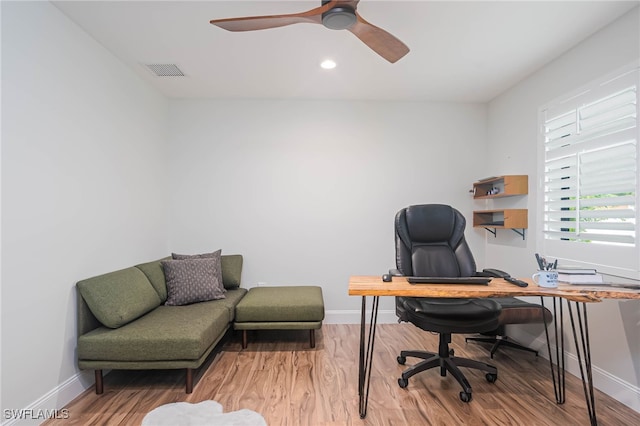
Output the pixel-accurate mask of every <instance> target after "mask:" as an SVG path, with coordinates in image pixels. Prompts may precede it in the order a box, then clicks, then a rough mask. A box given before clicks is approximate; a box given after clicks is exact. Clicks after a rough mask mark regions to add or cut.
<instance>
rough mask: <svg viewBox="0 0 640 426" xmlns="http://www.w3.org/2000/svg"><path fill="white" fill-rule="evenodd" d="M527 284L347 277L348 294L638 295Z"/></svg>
mask: <svg viewBox="0 0 640 426" xmlns="http://www.w3.org/2000/svg"><path fill="white" fill-rule="evenodd" d="M522 280H523V281H526V282H527V283H528V284H529V286H528V287H518V286H516V285H513V284H511V283H508V282H506V281H505V280H503V279H501V278H492V279H491V282H490V283H489V284H488V285H477V284H410V283H409V282H407V279H406V278H405V277H393V280H392V281H391V282H383V281H382V277H380V276H367V275H356V276H352V277H350V279H349V295H350V296H409V297H442V298H447V297H449V298H456V297H513V296H551V297H562V298H563V299H568V300H573V301H576V302H600V301H601V300H602V299H640V291H639V290H636V289H627V288H617V287H603V286H597V287H596V286H588V285H585V286H582V285H573V284H560V285H559V286H558V288H545V287H539V286H538V285H537V284H535V283H534V282H533V281H532V280H530V279H522Z"/></svg>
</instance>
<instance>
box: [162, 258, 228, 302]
mask: <svg viewBox="0 0 640 426" xmlns="http://www.w3.org/2000/svg"><path fill="white" fill-rule="evenodd" d="M162 267H163V269H164V275H165V279H166V281H167V301H166V302H165V305H173V306H176V305H187V304H189V303H196V302H205V301H207V300H215V299H224V298H225V296H224V292H223V287H222V283H221V282H220V281H219V280H218V275H219V274H220V258H219V257H218V259H215V258H209V259H185V260H163V261H162Z"/></svg>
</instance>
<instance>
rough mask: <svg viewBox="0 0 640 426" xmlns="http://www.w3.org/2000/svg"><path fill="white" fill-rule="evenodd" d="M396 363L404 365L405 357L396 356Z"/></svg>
mask: <svg viewBox="0 0 640 426" xmlns="http://www.w3.org/2000/svg"><path fill="white" fill-rule="evenodd" d="M397 360H398V364H400V365H404V363H405V362H407V357H405V356H402V355H400V356H399V357H398V358H397Z"/></svg>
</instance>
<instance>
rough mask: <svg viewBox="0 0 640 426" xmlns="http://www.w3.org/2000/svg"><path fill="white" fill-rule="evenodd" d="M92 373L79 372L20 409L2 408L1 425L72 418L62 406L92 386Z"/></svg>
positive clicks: (30, 423)
mask: <svg viewBox="0 0 640 426" xmlns="http://www.w3.org/2000/svg"><path fill="white" fill-rule="evenodd" d="M93 377H94V375H93V373H91V372H81V373H78V374H76V375H74V376H72V377H71V378H69V379H67V380H65V381H64V382H62V383H61V384H59V385H58V386H56V387H55V388H53V389H52V390H51V391H49V392H48V393H47V394H46V395H44V396H42V397H41V398H39V399H38V400H37V401H35V402H33V403H32V404H30V405H29V406H27V407H25V408H23V409H20V410H13V409H12V410H9V411H8V410H6V409H5V410H4V412H3V413H2V420H3V422H2V426H14V425H15V426H27V425H39V424H41V423H43V422H44V421H45V420H47V419H51V418H55V419H65V418H69V419H70V420H71V419H72V418H73V413H70V412H68V411H66V410H63V407H64V406H65V405H67V404H68V403H70V402H71V401H73V400H74V399H75V398H77V397H78V396H79V395H80V394H81V393H82V392H84V391H85V390H86V389H87V388H89V387H91V386H93V383H94V382H93Z"/></svg>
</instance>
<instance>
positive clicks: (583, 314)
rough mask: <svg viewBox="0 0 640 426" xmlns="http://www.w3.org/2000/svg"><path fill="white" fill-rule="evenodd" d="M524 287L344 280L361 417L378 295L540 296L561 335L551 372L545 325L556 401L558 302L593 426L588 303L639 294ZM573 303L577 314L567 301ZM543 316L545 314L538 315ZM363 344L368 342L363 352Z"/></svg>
mask: <svg viewBox="0 0 640 426" xmlns="http://www.w3.org/2000/svg"><path fill="white" fill-rule="evenodd" d="M523 281H526V282H527V283H528V284H529V286H528V287H518V286H515V285H513V284H510V283H508V282H506V281H505V280H503V279H500V278H493V279H492V280H491V282H490V283H489V285H470V284H410V283H408V282H407V280H406V278H404V277H393V281H391V282H383V281H382V278H381V277H379V276H352V277H351V278H350V279H349V295H350V296H362V307H361V318H360V363H359V369H358V393H359V396H360V418H365V417H366V415H367V404H368V400H369V385H370V378H371V363H372V360H373V346H374V343H375V331H376V323H377V318H378V302H379V298H380V296H392V297H395V296H407V297H434V298H467V297H468V298H485V297H516V296H540V298H541V300H542V298H543V297H551V298H553V314H554V318H555V320H554V326H555V332H556V336H558V332H559V333H560V337H561V338H560V346H559V347H558V345H557V343H556V354H555V365H556V368H555V371H554V359H553V358H554V357H553V356H552V353H551V345H550V341H549V332H548V328H547V327H546V325H547V324H545V334H546V338H547V348H548V351H549V363H550V366H551V373H552V380H553V387H554V392H555V396H556V402H557V403H558V404H563V403H564V402H565V397H564V389H565V386H564V337H563V336H564V325H563V323H564V321H563V309H562V303H556V301H557V300H558V299H560V300H561V299H564V300H566V302H567V307H568V310H569V316H570V318H571V329H572V331H573V338H574V342H575V347H576V352H577V357H578V364H579V365H580V374H581V376H582V382H583V384H584V392H585V400H586V403H587V410H588V412H589V419H590V421H591V424H592V425H597V424H598V421H597V418H596V409H595V398H594V391H593V381H592V374H591V351H590V344H589V328H588V321H587V308H586V306H587V305H586V304H587V303H597V302H600V301H602V300H603V299H640V291H639V290H634V289H626V288H617V287H604V288H603V287H602V286H599V287H597V286H579V285H570V284H561V285H560V286H558V288H544V287H539V286H538V285H536V284H535V283H533V282H532V281H531V280H530V279H523ZM367 296H372V297H373V305H372V310H371V319H370V322H369V332H368V336H367V332H366V308H367V301H366V298H367ZM572 302H573V303H574V304H575V309H576V312H575V313H576V314H575V316H574V311H573V308H572V305H571V303H572ZM543 317H544V315H543ZM365 341H366V342H367V345H366V351H365Z"/></svg>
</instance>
